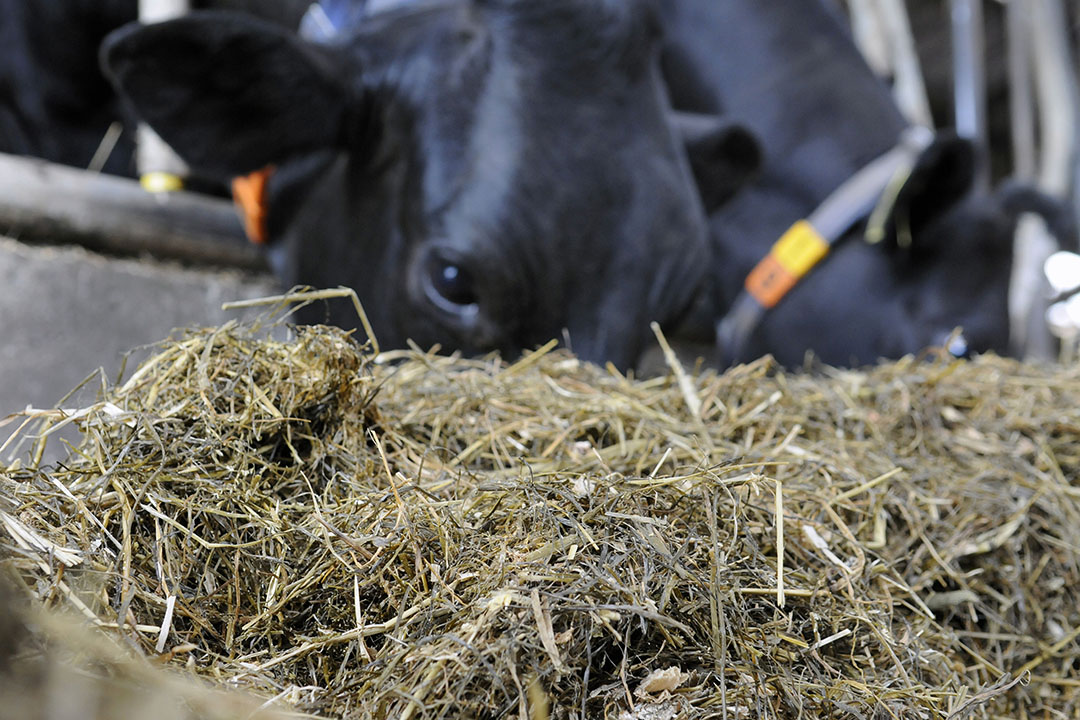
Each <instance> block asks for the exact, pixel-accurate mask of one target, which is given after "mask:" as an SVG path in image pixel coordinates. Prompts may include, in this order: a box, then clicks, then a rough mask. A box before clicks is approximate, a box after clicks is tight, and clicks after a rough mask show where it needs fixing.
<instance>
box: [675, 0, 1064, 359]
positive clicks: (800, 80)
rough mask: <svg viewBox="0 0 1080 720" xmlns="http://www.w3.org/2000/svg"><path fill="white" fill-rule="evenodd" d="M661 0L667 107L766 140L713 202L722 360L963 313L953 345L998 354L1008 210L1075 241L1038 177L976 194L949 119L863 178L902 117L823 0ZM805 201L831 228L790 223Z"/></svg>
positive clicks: (908, 334)
mask: <svg viewBox="0 0 1080 720" xmlns="http://www.w3.org/2000/svg"><path fill="white" fill-rule="evenodd" d="M657 8H658V11H659V12H660V13H661V15H662V16H663V25H664V27H665V31H666V33H665V78H666V80H667V83H668V86H669V88H670V91H671V95H672V102H673V105H674V107H675V108H676V109H677V110H682V111H686V112H692V113H697V114H699V115H703V116H708V115H712V116H717V117H720V116H723V117H727V118H729V119H734V120H735V121H737V122H739V123H742V124H744V125H745V126H746V127H748V128H749V129H751V130H752V131H753V132H754V133H755V134H756V135H757V136H758V137H759V138H760V140H761V144H762V148H763V151H764V153H765V158H764V167H763V171H762V173H761V174H760V176H759V177H758V178H757V179H756V180H755V181H754V182H753V183H752V184H751V185H749V186H748V187H746V188H744V189H743V190H742V191H741V192H740V193H739V194H738V195H737V196H736V197H735V198H734V199H733V200H732V201H731V202H729V203H726V204H725V205H723V206H722V207H720V208H719V209H718V210H717V211H716V212H714V213H712V215H711V217H710V227H711V230H712V240H713V247H712V249H713V272H712V276H713V278H714V281H715V291H716V304H715V305H714V308H713V316H712V317H713V318H714V319H715V318H718V317H719V318H722V319H721V320H720V322H719V324H718V328H719V333H718V336H719V337H718V339H719V342H720V344H721V348H720V350H721V353H722V358H723V361H724V362H734V361H741V360H748V359H750V358H753V357H757V356H759V355H761V354H764V353H773V354H774V355H775V356H776V357H777V358H778V359H779V360H780V361H781V362H782V363H784V364H786V365H798V364H800V363H802V362H803V360H804V357H805V355H806V353H807V352H812V353H814V355H815V356H816V357H817V358H818V359H820V360H822V361H824V362H826V363H830V364H839V365H852V364H864V363H870V362H874V361H876V360H877V359H878V358H881V357H898V356H900V355H903V354H905V353H909V352H916V351H918V350H920V349H922V348H923V347H925V346H928V345H938V344H942V343H944V342H946V341H947V340H948V339H949V338H950V336H951V333H952V331H953V330H954V328H957V327H962V328H963V329H964V335H963V338H962V339H958V340H957V342H955V343H954V345H953V349H954V350H955V351H956V352H958V353H961V354H963V353H966V352H968V351H980V352H981V351H987V350H995V351H998V352H1007V351H1008V349H1009V344H1008V341H1009V319H1008V309H1007V302H1008V300H1007V298H1008V288H1009V276H1010V271H1011V266H1012V239H1013V233H1014V230H1015V228H1016V223H1017V218H1018V215H1019V214H1020V213H1021V212H1022V211H1025V210H1031V211H1035V212H1041V213H1043V214H1046V215H1047V216H1048V219H1049V220H1050V221H1051V223H1052V224H1053V225H1054V227H1056V228H1058V229H1059V231H1060V232H1061V233H1062V234H1063V235H1065V236H1066V240H1067V241H1071V240H1072V238H1071V235H1072V229H1071V225H1070V223H1069V220H1068V213H1066V212H1065V211H1064V210H1063V209H1060V208H1059V207H1058V206H1057V205H1056V204H1055V203H1054V202H1052V201H1051V200H1050V199H1049V198H1046V197H1044V196H1042V195H1040V194H1039V193H1037V192H1035V191H1034V190H1032V189H1031V188H1025V187H1018V186H1015V185H1012V184H1010V185H1007V186H1004V187H1003V188H1002V189H1000V190H999V191H997V192H993V193H989V194H988V193H986V192H981V191H979V190H978V189H977V188H975V187H974V178H975V174H976V169H977V165H976V157H975V153H974V150H973V148H972V146H971V144H970V143H968V142H967V141H965V140H961V139H958V138H956V137H954V136H953V137H950V136H949V135H948V134H944V135H941V136H939V137H937V138H936V139H930V138H929V136H926V137H925V139H923V140H922V142H921V144H918V146H917V147H913V148H910V149H909V150H908V151H907V152H906V154H907V158H906V160H905V159H903V158H901V161H900V162H897V163H894V164H895V170H894V171H892V172H890V173H886V174H885V176H884V178H883V179H884V180H885V182H882V178H881V177H879V178H878V179H877V180H875V183H876V185H877V189H876V190H875V191H874V192H871V193H867V192H860V190H859V188H858V185H859V183H860V178H862V177H863V175H862V173H863V171H864V170H865V169H868V168H870V167H871V166H872V165H874V163H876V162H877V161H878V159H880V158H882V157H883V156H886V155H887V154H889V153H891V152H894V151H896V150H897V148H898V147H901V146H903V144H904V140H903V139H902V138H903V136H904V135H905V128H906V127H907V125H908V123H907V121H906V120H905V119H904V118H903V117H902V116H901V114H900V112H899V110H898V109H897V107H896V104H895V102H894V101H893V98H892V96H891V95H890V92H889V89H888V88H887V87H886V86H885V85H884V83H883V82H882V81H881V80H880V79H879V78H877V77H875V76H874V74H873V73H872V72H871V71H870V69H869V67H868V66H867V64H866V62H865V60H864V59H863V57H862V56H861V55H860V54H859V52H858V51H857V49H856V48H855V46H854V43H853V42H852V39H851V37H850V33H849V31H848V29H847V28H846V27H845V26H844V25H843V23H842V21H841V16H840V15H839V14H838V13H837V12H835V8H833V7H829V6H827V5H826V4H825V3H824V2H822V1H821V0H810V1H807V0H770V2H767V3H763V2H758V1H757V0H727V1H726V2H715V0H678V1H677V2H658V3H657ZM908 135H909V136H910V135H911V134H910V133H908ZM902 154H903V153H902ZM690 159H691V163H692V164H695V165H696V164H701V163H709V162H711V160H710V158H709V157H708V156H706V157H702V158H696V157H694V156H693V155H691V158H690ZM871 174H873V172H871ZM880 174H881V173H880V172H879V173H878V175H879V176H880ZM905 180H906V182H904V181H905ZM845 184H848V187H846V188H845V190H844V191H842V192H840V193H837V190H838V189H839V188H841V187H842V186H845ZM852 184H854V186H855V187H851V186H850V185H852ZM708 190H709V188H708V187H705V188H703V191H704V192H706V193H707V192H708ZM852 193H854V195H855V196H856V197H855V198H854V199H853V197H852ZM815 215H822V216H825V219H826V220H827V222H828V224H829V225H830V226H831V227H830V230H829V233H828V236H827V237H825V238H822V237H820V234H819V233H820V232H822V229H821V228H811V227H810V225H808V224H806V223H799V224H798V225H796V223H797V222H798V221H800V220H804V219H807V218H812V217H813V216H815ZM868 224H869V227H868ZM811 225H812V223H811ZM789 229H791V232H789ZM868 230H869V231H870V234H871V235H872V236H873V239H875V240H876V241H877V242H876V244H874V245H871V244H868V243H867V242H865V241H864V239H863V238H864V235H865V234H866V233H867V231H868ZM782 237H783V238H784V241H783V242H782V243H780V244H779V245H778V246H776V247H774V243H776V242H777V240H778V239H779V238H782ZM829 243H832V247H831V250H830V249H829ZM771 248H772V250H771V251H770V249H771ZM826 253H827V254H826ZM823 255H824V257H822V258H821V259H820V262H819V263H818V264H817V266H816V267H813V269H810V268H811V267H812V266H813V265H814V262H818V258H819V257H821V256H823ZM807 270H809V272H808V274H806V276H805V278H803V279H802V280H801V281H797V282H794V283H793V287H791V288H790V291H789V292H787V291H786V290H787V288H786V287H785V288H783V290H785V291H781V292H778V291H777V283H778V282H779V284H781V285H783V284H785V283H788V284H790V283H791V281H792V278H790V277H787V276H790V275H794V276H795V277H796V278H797V277H798V276H799V275H801V274H802V273H803V272H806V271H807ZM781 276H784V277H781ZM778 278H779V280H778ZM763 283H764V285H763Z"/></svg>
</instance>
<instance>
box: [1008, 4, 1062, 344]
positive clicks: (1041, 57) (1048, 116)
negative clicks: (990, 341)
mask: <svg viewBox="0 0 1080 720" xmlns="http://www.w3.org/2000/svg"><path fill="white" fill-rule="evenodd" d="M1012 4H1019V5H1023V6H1025V8H1024V9H1026V10H1027V11H1028V13H1029V17H1030V23H1029V25H1028V35H1027V38H1028V42H1029V48H1030V52H1031V55H1030V58H1031V61H1032V64H1033V69H1032V73H1031V77H1032V78H1033V79H1034V90H1035V96H1036V99H1037V105H1038V122H1039V152H1038V158H1037V165H1038V167H1037V173H1036V177H1037V178H1038V185H1039V187H1040V188H1041V189H1042V190H1044V191H1045V192H1047V193H1049V194H1051V195H1056V196H1058V197H1068V196H1069V194H1070V193H1071V192H1072V190H1073V187H1072V183H1073V169H1074V164H1075V159H1076V122H1077V115H1078V113H1077V78H1076V71H1075V69H1074V66H1073V62H1074V60H1073V57H1072V51H1071V49H1070V45H1069V37H1068V28H1069V25H1068V23H1067V22H1066V13H1065V7H1064V5H1063V4H1062V2H1061V0H1011V2H1010V5H1012ZM1016 10H1017V12H1019V11H1020V8H1017V9H1016ZM1057 249H1058V248H1057V243H1056V241H1055V239H1054V238H1052V237H1050V235H1049V234H1048V233H1047V232H1046V230H1045V228H1043V226H1042V222H1041V221H1040V220H1037V219H1035V218H1024V219H1023V220H1022V221H1021V225H1020V228H1019V229H1018V231H1017V236H1016V244H1015V249H1014V253H1013V274H1012V283H1011V285H1010V287H1009V314H1010V321H1011V323H1012V330H1013V342H1014V348H1013V350H1014V352H1019V353H1022V354H1023V355H1024V356H1025V357H1033V358H1043V359H1050V358H1052V357H1053V355H1054V348H1053V339H1052V338H1051V336H1050V332H1049V330H1048V328H1047V326H1046V322H1045V321H1044V317H1045V311H1046V305H1047V300H1046V285H1047V281H1046V278H1045V276H1044V274H1043V266H1044V264H1045V261H1046V259H1047V258H1048V257H1049V256H1050V254H1051V253H1053V252H1054V251H1055V250H1057Z"/></svg>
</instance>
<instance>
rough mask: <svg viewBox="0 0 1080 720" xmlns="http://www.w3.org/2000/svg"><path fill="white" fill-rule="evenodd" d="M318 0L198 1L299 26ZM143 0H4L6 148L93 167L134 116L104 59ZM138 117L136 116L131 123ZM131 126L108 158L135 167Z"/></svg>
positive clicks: (121, 168) (0, 52) (0, 66)
mask: <svg viewBox="0 0 1080 720" xmlns="http://www.w3.org/2000/svg"><path fill="white" fill-rule="evenodd" d="M309 4H310V0H196V2H195V3H194V5H195V6H196V7H216V8H229V9H234V10H237V11H244V12H247V13H251V14H255V15H258V16H261V17H264V18H266V19H269V20H273V21H275V22H279V23H281V24H283V25H285V26H288V27H296V26H297V25H298V24H299V22H300V18H301V16H302V15H303V13H304V12H305V11H306V9H307V7H308V5H309ZM137 17H138V0H0V152H5V153H12V154H18V155H30V156H34V157H40V158H44V159H46V160H51V161H53V162H58V163H63V164H65V165H74V166H76V167H86V166H87V165H88V164H89V163H90V161H91V159H92V158H93V157H94V154H95V152H96V151H97V149H98V146H99V145H100V144H101V142H102V139H103V138H104V137H105V135H106V131H107V130H108V128H109V126H110V125H111V124H112V123H113V122H117V121H120V122H124V121H130V120H131V118H130V117H128V116H127V115H126V114H125V113H124V111H123V108H122V107H121V103H120V100H119V98H118V97H117V95H116V93H115V91H114V90H113V87H112V85H111V84H110V83H109V82H108V80H106V79H105V76H104V74H103V73H102V72H101V69H100V67H99V65H98V61H97V59H98V50H99V48H100V46H101V42H102V40H104V38H105V36H106V35H107V34H108V33H110V32H111V31H113V30H115V29H117V28H119V27H121V26H122V25H125V24H127V23H129V22H132V21H133V20H135V19H136V18H137ZM129 124H130V123H129ZM132 137H133V134H132V133H131V132H127V133H124V134H123V135H122V136H121V137H120V140H119V143H118V145H117V146H116V147H115V149H114V151H113V152H112V153H111V155H110V156H109V157H108V161H107V162H106V164H105V165H104V168H103V169H104V170H105V171H106V172H110V173H114V174H120V175H131V174H132V173H133V172H134V167H133V164H132V155H133V150H134V144H133V141H132Z"/></svg>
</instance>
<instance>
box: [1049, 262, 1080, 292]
mask: <svg viewBox="0 0 1080 720" xmlns="http://www.w3.org/2000/svg"><path fill="white" fill-rule="evenodd" d="M1043 272H1044V273H1045V274H1046V279H1047V281H1049V283H1050V289H1051V290H1052V291H1053V293H1054V295H1055V296H1057V295H1063V294H1065V293H1071V292H1074V291H1076V290H1077V289H1080V255H1077V254H1076V253H1071V252H1056V253H1054V254H1053V255H1051V256H1050V257H1048V258H1046V262H1045V263H1044V264H1043Z"/></svg>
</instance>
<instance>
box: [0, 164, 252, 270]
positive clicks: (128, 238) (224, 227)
mask: <svg viewBox="0 0 1080 720" xmlns="http://www.w3.org/2000/svg"><path fill="white" fill-rule="evenodd" d="M0 234H2V235H9V236H12V237H16V238H19V239H24V240H32V241H36V242H47V243H52V244H56V243H78V244H80V245H83V246H85V247H88V248H91V249H94V250H99V251H104V252H108V253H114V254H123V255H141V254H144V253H150V254H152V255H155V256H157V257H161V258H170V259H176V260H183V261H185V262H189V263H196V264H203V265H217V266H227V267H228V266H231V267H238V268H244V269H249V270H262V271H265V269H266V263H265V260H264V259H263V257H262V253H261V252H260V251H259V250H258V248H256V247H255V246H253V245H252V244H251V243H249V242H247V241H246V240H245V239H244V231H243V228H242V226H241V223H240V219H239V217H238V215H237V213H236V210H235V209H234V208H233V206H232V203H230V202H228V201H226V200H221V199H218V198H213V197H207V196H204V195H196V194H194V193H188V192H175V193H166V194H161V195H152V194H150V193H147V192H144V191H143V190H142V189H141V188H140V187H139V184H138V183H136V182H135V181H133V180H128V179H126V178H121V177H115V176H112V175H100V174H97V173H91V172H86V171H85V170H77V169H75V168H71V167H67V166H65V165H57V164H55V163H50V162H47V161H45V160H38V159H32V158H23V157H16V156H14V155H5V154H2V153H0Z"/></svg>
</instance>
